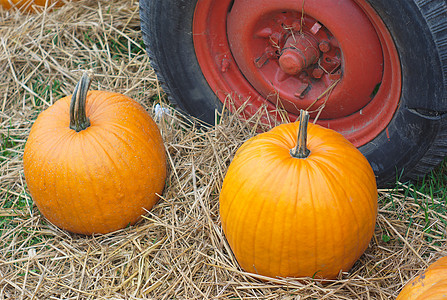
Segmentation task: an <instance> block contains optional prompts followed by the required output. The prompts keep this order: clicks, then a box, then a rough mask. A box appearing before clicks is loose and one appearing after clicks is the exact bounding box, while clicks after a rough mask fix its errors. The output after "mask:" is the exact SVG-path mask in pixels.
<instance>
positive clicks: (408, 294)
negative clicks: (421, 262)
mask: <svg viewBox="0 0 447 300" xmlns="http://www.w3.org/2000/svg"><path fill="white" fill-rule="evenodd" d="M438 299H447V256H445V257H441V258H440V259H438V260H437V261H436V262H434V263H432V264H431V265H430V266H428V268H427V269H426V270H425V271H424V272H423V273H422V274H420V275H419V276H417V277H416V278H414V279H413V280H412V281H410V282H409V283H407V284H406V285H405V286H404V288H403V289H402V291H401V292H400V293H399V296H397V299H396V300H438Z"/></svg>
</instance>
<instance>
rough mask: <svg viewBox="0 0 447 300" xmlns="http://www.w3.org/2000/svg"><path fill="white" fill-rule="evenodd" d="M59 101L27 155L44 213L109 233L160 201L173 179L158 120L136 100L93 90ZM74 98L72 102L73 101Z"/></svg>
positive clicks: (40, 123) (39, 125)
mask: <svg viewBox="0 0 447 300" xmlns="http://www.w3.org/2000/svg"><path fill="white" fill-rule="evenodd" d="M89 86H90V79H89V76H87V75H86V74H84V76H83V77H82V79H81V81H80V82H79V84H78V86H77V87H76V89H75V91H74V93H73V96H68V97H64V98H62V99H60V100H59V101H57V102H55V103H54V104H53V105H52V106H51V107H49V108H48V109H46V110H45V111H43V112H42V113H41V114H40V115H39V116H38V118H37V120H36V122H35V123H34V124H33V126H32V128H31V131H30V134H29V137H28V140H27V142H26V146H25V152H24V157H23V163H24V173H25V179H26V183H27V186H28V189H29V191H30V194H31V196H32V198H33V200H34V202H35V203H36V205H37V207H38V208H39V210H40V212H41V213H42V214H43V215H44V216H45V217H46V218H47V219H48V220H49V221H51V222H52V223H53V224H55V225H56V226H58V227H60V228H63V229H66V230H68V231H71V232H74V233H82V234H93V233H108V232H111V231H115V230H118V229H121V228H124V227H126V226H127V225H129V224H134V223H135V222H137V221H138V220H139V219H140V218H141V215H142V214H145V213H146V210H150V209H151V208H152V207H153V205H154V204H155V203H156V202H157V200H158V199H159V196H158V195H157V194H161V192H162V190H163V187H164V184H165V179H166V158H165V150H164V144H163V140H162V137H161V134H160V132H159V129H158V127H157V125H156V123H155V122H154V121H153V120H152V118H151V117H150V116H149V114H148V113H147V112H146V110H144V108H143V107H142V106H141V105H140V104H138V103H137V102H136V101H134V100H132V99H131V98H129V97H126V96H124V95H121V94H118V93H112V92H105V91H90V92H88V93H87V90H88V88H89ZM70 101H71V103H70Z"/></svg>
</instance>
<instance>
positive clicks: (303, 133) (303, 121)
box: [290, 110, 310, 158]
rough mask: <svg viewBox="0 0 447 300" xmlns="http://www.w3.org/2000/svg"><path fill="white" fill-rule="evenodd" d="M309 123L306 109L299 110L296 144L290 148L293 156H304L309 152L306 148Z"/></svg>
mask: <svg viewBox="0 0 447 300" xmlns="http://www.w3.org/2000/svg"><path fill="white" fill-rule="evenodd" d="M308 123H309V113H308V112H307V111H306V110H301V111H300V127H299V129H298V139H297V145H296V147H295V148H294V149H291V150H290V154H291V155H292V156H293V157H295V158H306V157H308V156H309V154H310V150H309V149H307V147H306V145H307V124H308Z"/></svg>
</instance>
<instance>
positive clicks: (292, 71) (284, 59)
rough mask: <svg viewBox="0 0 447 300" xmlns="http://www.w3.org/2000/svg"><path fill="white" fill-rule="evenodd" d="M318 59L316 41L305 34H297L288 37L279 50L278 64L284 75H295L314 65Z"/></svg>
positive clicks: (318, 52)
mask: <svg viewBox="0 0 447 300" xmlns="http://www.w3.org/2000/svg"><path fill="white" fill-rule="evenodd" d="M319 57H320V51H319V50H318V41H317V39H315V38H314V37H313V36H311V35H308V34H305V33H301V34H300V33H298V35H295V34H291V35H290V36H289V38H288V39H287V41H286V43H285V45H284V48H283V49H282V50H281V55H280V56H279V59H278V62H279V66H280V67H281V70H283V71H284V72H285V73H286V74H288V75H297V74H299V73H301V71H304V70H305V69H307V68H308V67H310V66H311V65H313V64H315V63H316V62H317V61H318V59H319Z"/></svg>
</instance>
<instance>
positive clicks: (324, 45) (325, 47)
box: [318, 41, 331, 53]
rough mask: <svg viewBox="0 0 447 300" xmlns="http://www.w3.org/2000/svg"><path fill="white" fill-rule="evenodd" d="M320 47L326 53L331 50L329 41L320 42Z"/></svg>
mask: <svg viewBox="0 0 447 300" xmlns="http://www.w3.org/2000/svg"><path fill="white" fill-rule="evenodd" d="M318 48H319V49H320V50H321V52H323V53H325V52H328V51H329V50H331V45H329V43H328V42H327V41H322V42H320V43H319V44H318Z"/></svg>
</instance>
